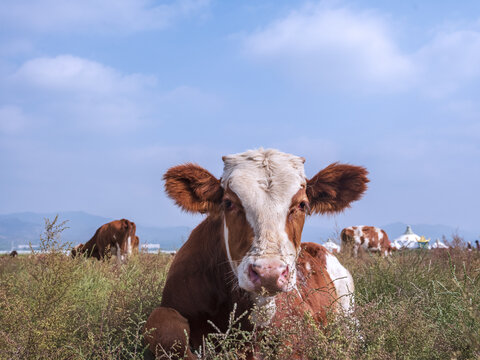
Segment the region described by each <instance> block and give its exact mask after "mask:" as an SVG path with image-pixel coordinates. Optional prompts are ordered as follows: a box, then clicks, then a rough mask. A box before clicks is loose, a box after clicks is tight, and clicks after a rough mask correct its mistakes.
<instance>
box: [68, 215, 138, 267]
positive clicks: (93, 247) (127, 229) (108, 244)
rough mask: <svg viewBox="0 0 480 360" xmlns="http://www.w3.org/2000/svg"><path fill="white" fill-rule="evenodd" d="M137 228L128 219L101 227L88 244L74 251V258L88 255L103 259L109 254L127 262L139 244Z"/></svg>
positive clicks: (81, 245) (80, 245)
mask: <svg viewBox="0 0 480 360" xmlns="http://www.w3.org/2000/svg"><path fill="white" fill-rule="evenodd" d="M135 231H136V226H135V223H134V222H131V221H129V220H127V219H121V220H115V221H112V222H109V223H107V224H104V225H102V226H100V227H99V228H98V229H97V231H96V232H95V234H94V235H93V237H92V238H91V239H90V240H89V241H88V242H87V243H86V244H79V245H77V246H75V247H74V248H73V249H72V256H76V255H77V254H83V253H86V254H87V256H92V257H95V258H97V259H99V260H100V259H103V258H104V257H105V255H107V254H108V253H109V252H110V254H111V255H116V256H117V259H118V260H121V261H123V260H125V258H126V256H129V255H131V254H132V252H133V249H134V246H135V244H136V247H137V251H138V243H137V241H136V236H135Z"/></svg>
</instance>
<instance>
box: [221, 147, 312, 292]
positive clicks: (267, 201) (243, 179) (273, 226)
mask: <svg viewBox="0 0 480 360" xmlns="http://www.w3.org/2000/svg"><path fill="white" fill-rule="evenodd" d="M223 161H224V172H223V175H222V186H223V188H225V189H226V188H229V189H230V190H232V191H233V192H234V193H235V194H236V195H237V196H238V198H239V199H240V201H241V202H242V206H243V208H244V210H245V215H246V218H247V221H248V223H249V224H250V226H251V227H252V229H253V232H254V240H253V244H252V248H251V249H250V250H249V252H248V253H247V255H246V257H245V258H244V259H243V260H242V261H241V263H240V265H239V266H238V271H237V274H238V277H239V283H240V286H242V282H246V283H248V276H247V268H248V265H249V262H252V261H255V259H257V258H259V257H262V258H268V257H276V258H280V259H282V260H283V261H284V262H285V264H286V265H289V266H290V270H291V275H292V276H291V277H292V282H294V279H295V276H294V270H295V266H294V262H295V259H296V255H297V254H296V249H295V247H294V245H293V244H292V242H291V241H290V240H289V238H288V235H287V233H286V231H285V225H286V219H287V215H288V212H289V209H290V205H291V201H292V198H293V196H294V195H295V194H296V193H297V192H298V191H299V190H300V189H301V188H302V187H305V186H306V178H305V171H304V168H303V163H304V161H305V160H304V159H303V158H301V157H298V156H294V155H290V154H285V153H282V152H280V151H278V150H272V149H268V150H264V149H258V150H250V151H247V152H245V153H241V154H235V155H229V156H224V157H223ZM226 241H227V249H228V240H227V239H226ZM227 251H228V250H227Z"/></svg>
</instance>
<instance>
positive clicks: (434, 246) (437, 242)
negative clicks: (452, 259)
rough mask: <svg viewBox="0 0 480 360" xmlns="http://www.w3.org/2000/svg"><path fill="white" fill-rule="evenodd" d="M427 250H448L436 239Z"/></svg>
mask: <svg viewBox="0 0 480 360" xmlns="http://www.w3.org/2000/svg"><path fill="white" fill-rule="evenodd" d="M429 249H448V246H447V245H445V244H444V243H443V242H441V241H440V240H439V239H437V240H435V242H434V243H433V244H432V245H430V247H429Z"/></svg>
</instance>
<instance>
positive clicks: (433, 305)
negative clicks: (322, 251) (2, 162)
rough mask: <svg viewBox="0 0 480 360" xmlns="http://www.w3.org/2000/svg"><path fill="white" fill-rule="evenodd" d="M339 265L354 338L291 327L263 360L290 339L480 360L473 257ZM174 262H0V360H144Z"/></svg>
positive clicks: (222, 348)
mask: <svg viewBox="0 0 480 360" xmlns="http://www.w3.org/2000/svg"><path fill="white" fill-rule="evenodd" d="M338 256H339V258H340V260H341V262H342V263H343V264H344V265H345V266H346V267H347V268H348V269H349V270H350V272H351V273H352V275H353V277H354V280H355V286H356V290H355V297H356V308H355V317H356V319H357V322H356V323H355V326H354V329H352V326H351V323H352V321H351V320H349V319H346V318H342V317H337V318H336V320H335V321H332V322H330V324H329V325H327V327H326V328H320V327H319V326H317V325H314V324H312V323H311V322H309V319H308V317H305V318H304V319H297V320H298V321H293V322H292V323H290V324H288V325H287V326H286V327H285V329H275V330H274V331H272V332H271V333H268V334H265V336H264V337H263V340H262V341H263V342H262V344H261V346H260V348H261V349H263V350H262V351H263V352H264V356H265V359H288V356H289V355H288V354H289V352H288V351H289V350H288V346H285V344H286V342H285V341H284V340H282V339H284V338H285V337H286V336H287V337H288V336H290V335H291V334H295V336H296V342H297V344H296V345H297V346H298V345H299V346H300V347H302V348H303V350H302V351H303V353H304V354H305V356H308V357H310V358H314V359H385V360H387V359H480V253H478V252H476V251H472V252H469V251H466V250H465V249H464V248H462V247H461V246H457V247H454V248H452V249H449V250H435V251H432V250H431V251H426V250H418V251H402V252H397V253H395V254H394V255H393V256H392V257H390V258H386V259H385V258H381V257H378V256H372V255H370V254H363V256H361V257H359V258H351V257H348V256H346V255H344V254H339V255H338ZM171 259H172V257H171V256H170V255H165V254H148V253H142V252H140V253H139V254H138V255H136V256H134V257H133V258H131V259H129V261H128V262H127V263H124V264H118V263H117V262H116V261H114V260H113V259H111V260H106V261H97V260H95V259H87V258H84V257H79V258H75V259H72V258H70V257H68V256H65V255H64V253H63V252H62V251H61V249H57V248H55V247H51V248H50V249H49V250H48V251H47V252H46V253H44V254H37V255H27V256H19V257H17V258H11V257H9V256H2V257H0V359H2V360H3V359H5V360H6V359H15V360H16V359H19V360H20V359H22V360H24V359H25V360H26V359H50V360H54V359H72V360H73V359H79V360H80V359H105V360H107V359H143V357H144V355H143V352H144V350H145V347H144V345H143V342H142V327H143V324H144V323H145V321H146V319H147V317H148V315H149V314H150V312H151V311H152V310H153V309H154V308H155V307H157V306H158V305H159V303H160V300H161V296H162V288H163V285H164V282H165V277H166V274H167V271H168V267H169V264H170V262H171ZM235 316H240V314H236V315H235ZM232 327H235V322H233V323H232ZM252 336H253V335H252V334H248V333H246V332H243V331H242V330H241V329H236V330H235V331H229V333H228V334H218V335H217V337H215V336H214V337H213V338H212V339H209V340H208V341H207V343H206V346H205V347H204V348H203V349H202V350H201V353H202V357H203V358H204V359H237V358H241V355H239V354H240V353H239V352H238V348H240V347H242V346H244V345H245V344H249V343H251V340H252ZM209 341H211V342H209ZM212 344H215V345H212ZM282 344H283V345H282ZM214 350H215V351H214ZM165 358H168V356H167V355H165Z"/></svg>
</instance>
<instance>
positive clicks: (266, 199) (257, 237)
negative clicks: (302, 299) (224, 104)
mask: <svg viewBox="0 0 480 360" xmlns="http://www.w3.org/2000/svg"><path fill="white" fill-rule="evenodd" d="M223 160H224V165H225V166H224V172H223V175H222V179H221V180H218V179H216V178H215V177H214V176H213V175H212V174H210V173H209V172H208V171H207V170H205V169H203V168H201V167H200V166H198V165H194V164H185V165H179V166H176V167H173V168H171V169H169V170H168V171H167V173H166V174H165V175H164V179H165V181H166V183H165V189H166V191H167V193H168V195H169V196H170V197H171V198H172V199H174V200H175V202H176V203H177V204H178V205H179V206H180V207H182V208H183V209H184V210H186V211H190V212H193V213H199V212H200V213H209V214H210V216H212V217H215V218H217V219H218V220H220V221H221V222H223V224H224V226H223V228H224V229H223V230H224V231H223V232H224V240H225V241H224V242H223V244H219V246H222V247H223V250H224V252H225V256H226V257H227V258H228V260H229V262H230V265H231V268H232V271H233V272H234V274H235V275H236V277H237V279H238V285H239V287H241V288H243V289H245V290H246V291H249V292H252V293H255V294H261V293H263V292H264V291H265V290H266V291H267V293H268V294H269V295H272V294H275V293H277V292H281V291H289V290H290V289H292V288H293V287H294V286H295V281H296V266H295V262H296V258H297V256H298V252H299V249H300V241H301V234H302V229H303V224H304V221H305V216H306V214H307V213H322V214H328V213H336V212H339V211H342V210H343V209H345V208H347V207H349V204H350V203H351V202H352V201H354V200H357V199H359V198H360V197H361V195H362V193H363V192H364V191H365V190H366V183H367V182H368V179H367V177H366V175H367V171H366V170H365V169H364V168H363V167H358V166H352V165H343V164H331V165H329V166H327V167H326V168H325V169H323V170H322V171H320V172H319V173H318V174H317V175H315V176H314V177H313V178H311V179H310V180H307V179H306V177H305V173H304V168H303V163H304V159H303V158H301V157H298V156H294V155H290V154H285V153H282V152H280V151H278V150H264V149H258V150H251V151H247V152H245V153H241V154H235V155H229V156H224V157H223ZM219 231H221V229H219Z"/></svg>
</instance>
